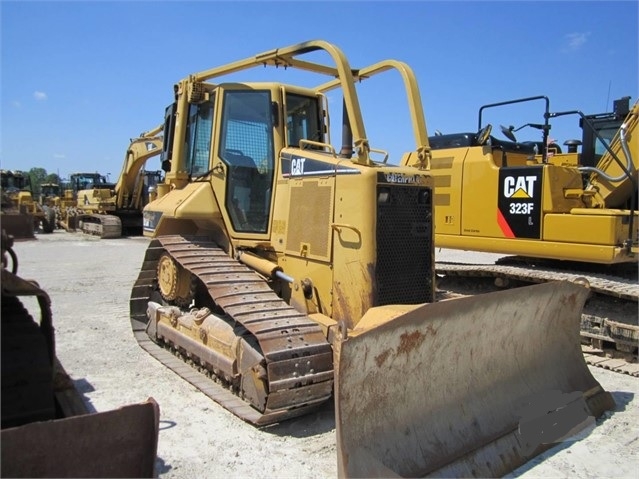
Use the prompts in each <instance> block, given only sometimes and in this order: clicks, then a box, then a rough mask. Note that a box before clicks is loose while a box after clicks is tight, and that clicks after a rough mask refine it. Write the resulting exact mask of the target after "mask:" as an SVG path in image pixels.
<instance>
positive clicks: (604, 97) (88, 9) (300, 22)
mask: <svg viewBox="0 0 639 479" xmlns="http://www.w3.org/2000/svg"><path fill="white" fill-rule="evenodd" d="M0 18H1V58H2V83H1V94H2V98H1V106H2V116H1V120H2V122H1V137H0V140H1V143H0V166H1V167H2V168H9V169H24V170H28V169H30V168H32V167H42V168H45V169H46V170H47V172H49V173H58V174H59V175H60V176H62V177H66V176H68V174H69V173H71V172H73V171H80V170H88V171H96V170H97V171H99V172H101V173H103V174H106V173H109V174H110V177H111V179H112V180H113V181H115V180H116V179H117V176H118V174H119V172H120V169H121V167H122V162H123V160H124V154H125V151H126V148H127V146H128V143H129V139H130V138H132V137H135V136H137V135H138V134H139V133H141V132H143V131H146V130H149V129H151V128H152V127H154V126H156V125H158V124H159V123H161V121H162V119H163V114H164V108H165V107H166V106H167V105H168V104H169V103H170V102H171V100H172V91H173V84H174V83H175V82H176V81H178V80H179V79H181V78H184V77H185V76H187V75H188V74H190V73H195V72H198V71H202V70H207V69H209V68H212V67H215V66H219V65H222V64H225V63H228V62H232V61H235V60H239V59H243V58H247V57H250V56H253V55H256V54H258V53H261V52H263V51H267V50H270V49H273V48H278V47H284V46H289V45H292V44H295V43H299V42H303V41H306V40H311V39H322V40H327V41H329V42H332V43H334V44H336V45H337V46H338V47H339V48H341V49H342V50H343V51H344V53H345V54H346V56H347V57H348V59H349V61H350V63H351V66H353V67H363V66H366V65H370V64H372V63H375V62H377V61H380V60H383V59H388V58H394V59H397V60H402V61H405V62H407V63H408V64H409V65H410V66H411V67H412V68H413V70H414V71H415V73H416V76H417V79H418V82H419V86H420V90H421V96H422V101H423V106H424V111H425V115H426V124H427V127H428V132H429V134H434V132H435V130H439V131H441V132H443V133H452V132H456V131H475V130H476V129H477V123H478V111H479V108H480V107H481V106H482V105H485V104H489V103H496V102H501V101H505V100H510V99H515V98H522V97H530V96H537V95H545V96H548V97H549V98H550V106H551V110H552V111H565V110H581V111H583V112H584V113H602V112H605V111H609V110H610V109H611V108H612V102H613V100H614V99H617V98H620V97H622V96H630V97H631V102H634V101H636V99H637V97H638V94H639V92H638V89H639V82H638V65H637V58H638V52H637V44H638V2H637V1H636V0H635V1H623V2H615V1H586V2H579V1H565V2H553V1H536V2H525V1H511V2H505V1H499V2H483V1H470V2H462V1H445V2H436V1H408V2H397V1H395V2H390V1H388V2H382V1H377V2H367V1H350V2H348V1H333V2H329V1H295V2H276V1H263V2H248V1H230V2H222V1H192V2H189V1H181V2H170V1H136V2H128V1H111V2H107V1H104V2H102V1H100V2H98V1H84V2H80V1H69V2H56V1H44V2H35V1H25V0H22V1H19V2H18V1H6V0H2V1H1V2H0ZM310 59H313V58H312V57H311V58H310ZM317 59H318V60H322V61H328V58H320V57H318V58H317ZM228 79H229V80H234V81H242V80H246V81H272V80H275V81H284V82H286V83H300V84H302V85H305V86H313V85H317V84H319V83H321V82H322V81H324V80H325V78H321V77H318V76H313V77H309V76H308V75H305V74H299V73H296V72H290V71H287V72H284V71H280V70H278V71H276V70H273V69H262V68H259V69H255V70H250V71H247V72H245V73H244V74H235V75H233V76H231V77H229V78H228ZM359 92H360V102H361V103H362V108H363V111H364V114H365V117H364V121H365V125H366V132H367V136H368V138H369V140H370V144H371V146H372V147H374V148H380V149H384V150H387V151H389V152H390V154H391V157H390V162H397V160H398V157H399V156H400V155H401V153H402V152H404V151H408V150H411V149H413V148H414V140H413V136H412V130H411V125H410V121H409V117H408V110H407V107H406V100H405V95H404V90H403V85H402V82H401V79H400V77H399V75H397V74H395V73H386V74H382V75H381V76H379V77H376V78H374V79H371V80H369V81H367V82H364V83H362V84H361V88H359ZM331 106H332V108H333V109H332V110H331V114H332V124H333V125H334V126H335V125H338V124H339V123H340V121H341V101H332V102H331ZM490 112H491V113H490V115H487V113H484V119H485V121H484V123H485V122H490V123H492V124H493V125H494V129H493V132H494V134H495V136H498V137H501V136H500V133H499V127H498V126H499V124H504V125H510V124H512V125H515V126H520V125H523V124H525V123H528V122H533V123H535V122H541V121H542V118H541V115H542V113H543V103H541V102H535V103H532V104H531V105H529V106H528V108H523V106H520V107H517V108H512V109H508V110H504V109H500V110H499V111H497V110H495V109H491V110H490ZM493 114H494V115H495V116H494V117H493V116H492V115H493ZM333 131H334V133H333V143H334V144H335V145H336V146H337V147H339V142H340V139H341V138H340V135H339V134H336V133H337V132H336V131H335V130H333ZM517 135H518V139H520V140H537V139H540V138H539V132H538V131H537V130H530V129H528V132H526V130H522V131H520V132H518V133H517ZM551 136H552V137H553V138H555V139H557V140H558V142H559V143H560V144H561V143H563V141H565V140H566V139H568V138H579V137H580V131H579V128H578V123H577V120H576V118H574V117H573V118H570V119H562V120H561V121H559V120H557V121H556V122H554V123H553V129H552V131H551ZM501 138H502V139H504V138H503V137H501ZM149 163H150V164H149V165H147V168H149V169H157V168H159V159H158V158H157V157H156V158H154V159H152V160H151V161H150V162H149Z"/></svg>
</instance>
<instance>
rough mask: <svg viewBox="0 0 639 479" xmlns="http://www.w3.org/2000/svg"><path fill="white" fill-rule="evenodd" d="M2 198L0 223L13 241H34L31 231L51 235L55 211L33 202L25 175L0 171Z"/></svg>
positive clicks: (11, 171) (27, 178)
mask: <svg viewBox="0 0 639 479" xmlns="http://www.w3.org/2000/svg"><path fill="white" fill-rule="evenodd" d="M0 191H1V194H2V210H1V211H2V213H1V214H2V216H1V222H2V226H3V228H5V229H6V230H7V232H8V234H10V235H12V236H13V237H14V238H16V239H32V238H35V235H34V233H35V231H38V230H40V231H42V232H43V233H51V232H53V230H54V229H55V224H56V219H55V211H54V209H53V208H50V207H49V206H46V205H41V204H40V203H38V202H37V201H35V200H34V196H33V191H32V188H31V179H30V177H29V175H28V174H27V173H25V172H23V171H18V170H0Z"/></svg>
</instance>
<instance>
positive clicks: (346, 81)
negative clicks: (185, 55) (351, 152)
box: [176, 40, 372, 165]
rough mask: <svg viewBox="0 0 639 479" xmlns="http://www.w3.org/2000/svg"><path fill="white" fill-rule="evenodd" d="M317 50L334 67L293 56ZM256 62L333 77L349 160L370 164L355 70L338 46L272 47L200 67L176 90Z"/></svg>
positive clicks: (318, 42)
mask: <svg viewBox="0 0 639 479" xmlns="http://www.w3.org/2000/svg"><path fill="white" fill-rule="evenodd" d="M319 50H324V51H325V52H326V53H328V54H329V55H330V56H331V58H332V59H333V61H334V62H335V66H334V67H332V66H328V65H324V64H321V63H316V62H309V61H304V60H299V59H296V58H295V57H296V56H299V55H303V54H307V53H310V52H314V51H319ZM260 65H263V66H274V67H276V68H278V67H283V68H297V69H300V70H306V71H311V72H314V73H320V74H325V75H330V76H333V77H336V78H337V81H338V82H339V84H340V85H341V87H342V91H343V92H344V104H345V107H346V111H347V112H348V117H349V119H350V124H351V129H352V132H353V143H354V144H355V149H356V152H357V158H356V159H354V160H353V161H355V162H356V163H360V164H364V165H371V164H372V162H371V159H370V156H369V151H370V147H369V142H368V139H367V137H366V130H365V128H364V121H363V118H362V114H361V109H360V105H359V100H358V96H357V91H356V89H355V80H354V77H355V76H357V70H353V69H352V68H351V66H350V64H349V62H348V60H347V58H346V56H345V55H344V53H343V52H342V50H341V49H339V48H338V47H337V46H335V45H333V44H332V43H329V42H327V41H324V40H311V41H308V42H303V43H298V44H294V45H291V46H288V47H284V48H276V49H273V50H268V51H266V52H263V53H260V54H257V55H255V56H251V57H248V58H245V59H243V60H238V61H235V62H232V63H229V64H226V65H223V66H220V67H216V68H211V69H209V70H204V71H202V72H199V73H194V74H191V75H189V76H188V77H186V78H184V79H182V80H180V81H179V82H178V84H177V85H176V90H177V91H181V92H183V93H184V92H188V91H189V89H188V86H189V85H193V84H194V83H198V82H203V81H206V80H209V79H212V78H216V77H220V76H223V75H228V74H231V73H235V72H238V71H241V70H247V69H250V68H253V67H256V66H260ZM182 108H186V103H183V104H182ZM178 115H181V117H182V118H186V117H187V116H186V111H179V112H178ZM180 128H186V124H185V123H184V122H183V123H182V124H181V125H180ZM179 136H181V135H180V134H179V133H178V137H179Z"/></svg>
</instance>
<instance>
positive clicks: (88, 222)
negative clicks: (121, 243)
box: [80, 214, 122, 239]
mask: <svg viewBox="0 0 639 479" xmlns="http://www.w3.org/2000/svg"><path fill="white" fill-rule="evenodd" d="M80 221H82V232H83V233H85V234H90V235H93V236H99V237H100V238H101V239H110V238H119V237H121V236H122V222H121V221H120V218H118V217H117V216H115V215H105V214H93V215H83V216H81V218H80Z"/></svg>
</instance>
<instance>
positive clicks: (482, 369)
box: [335, 282, 614, 477]
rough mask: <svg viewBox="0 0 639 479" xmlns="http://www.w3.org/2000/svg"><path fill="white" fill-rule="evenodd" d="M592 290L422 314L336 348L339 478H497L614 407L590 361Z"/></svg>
mask: <svg viewBox="0 0 639 479" xmlns="http://www.w3.org/2000/svg"><path fill="white" fill-rule="evenodd" d="M587 295H588V290H587V289H586V288H584V287H582V286H579V285H576V284H573V283H568V282H555V283H546V284H541V285H535V286H528V287H523V288H517V289H513V290H508V291H500V292H496V293H489V294H483V295H478V296H473V297H467V298H461V299H455V300H449V301H440V302H438V303H433V304H426V305H423V306H419V307H417V308H416V309H413V310H412V311H409V312H406V313H403V314H400V315H399V316H397V317H396V318H394V319H392V320H389V321H387V322H381V323H380V322H376V324H377V325H375V326H372V327H370V328H368V329H358V328H355V330H353V331H351V332H350V333H349V336H348V337H347V338H344V337H343V335H340V336H341V337H339V338H338V339H337V340H336V344H335V370H336V383H335V414H336V428H337V447H338V475H339V476H340V477H398V476H399V477H424V476H436V477H499V476H503V475H504V474H506V473H508V472H509V471H512V470H514V469H515V468H517V467H519V466H520V465H521V464H523V463H525V462H526V461H528V460H529V459H530V458H531V457H533V456H535V455H537V454H539V453H540V452H542V451H543V450H545V449H547V448H548V447H550V446H551V445H552V444H554V443H557V442H560V441H562V440H565V439H566V438H568V437H571V436H573V435H574V434H576V433H577V432H579V431H582V430H583V429H584V428H586V427H588V426H591V425H593V424H594V418H595V417H598V416H599V415H601V414H602V413H603V412H604V411H605V410H607V409H610V408H612V407H614V402H613V399H612V396H611V395H610V394H609V393H607V392H605V391H604V390H603V389H602V388H601V386H600V385H599V383H598V382H597V381H596V380H595V379H594V378H593V376H592V375H591V373H590V371H589V370H588V368H587V366H586V363H585V360H584V358H583V355H582V352H581V347H580V338H579V320H580V314H581V310H582V307H583V304H584V302H585V300H586V298H587Z"/></svg>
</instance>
